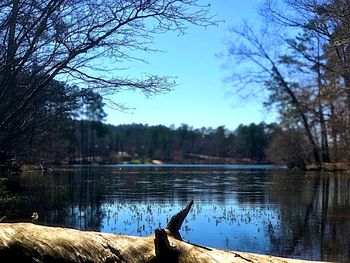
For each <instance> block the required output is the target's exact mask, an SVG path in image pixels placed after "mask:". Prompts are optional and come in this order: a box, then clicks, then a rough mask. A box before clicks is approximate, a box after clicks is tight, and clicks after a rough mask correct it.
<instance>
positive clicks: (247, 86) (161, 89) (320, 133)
mask: <svg viewBox="0 0 350 263" xmlns="http://www.w3.org/2000/svg"><path fill="white" fill-rule="evenodd" d="M129 2H130V3H129ZM209 11H210V5H208V6H202V5H200V4H198V3H197V1H194V0H191V1H154V2H151V3H149V2H148V1H140V3H136V2H134V1H126V2H125V3H124V2H120V1H117V2H116V3H111V2H109V1H107V2H101V3H100V4H98V5H96V4H93V3H92V2H90V1H85V0H82V1H77V2H74V3H71V2H70V1H61V0H53V1H43V2H42V3H41V4H39V3H38V2H37V1H20V0H6V1H3V2H2V3H1V4H0V31H1V32H2V34H1V35H0V42H1V45H0V152H1V158H0V159H1V163H2V165H6V164H9V163H11V162H18V161H19V162H22V161H23V162H29V163H31V162H37V161H35V160H34V159H37V160H42V162H48V163H51V162H57V163H60V162H78V161H80V162H97V159H98V158H100V157H101V161H102V159H106V162H110V161H111V158H112V159H113V158H114V157H111V156H110V155H115V154H116V153H124V152H125V154H127V155H130V156H132V157H135V156H138V157H140V156H141V159H145V160H146V159H147V160H152V159H160V160H162V161H175V160H178V161H180V160H184V159H186V158H187V157H189V156H190V155H192V157H195V156H196V158H199V156H198V155H205V156H212V157H215V158H240V159H250V160H251V161H254V162H275V163H287V164H288V165H289V166H290V167H293V166H297V167H301V168H304V167H305V165H307V164H309V163H316V164H321V163H330V162H348V161H349V159H350V154H349V151H348V149H349V148H350V129H349V128H350V124H349V123H350V110H349V109H350V95H349V94H350V92H349V90H350V81H349V79H350V77H349V76H350V73H349V68H350V66H349V61H350V59H349V54H350V53H349V39H350V36H349V32H350V31H349V21H350V18H349V14H350V12H349V3H348V2H347V1H343V0H327V1H309V0H302V1H299V0H298V1H271V0H270V1H264V5H262V6H261V10H260V11H261V12H260V13H261V16H262V21H263V24H262V28H257V27H255V26H251V25H249V24H248V23H243V24H242V25H241V26H235V27H231V28H230V29H229V30H228V34H229V37H228V41H227V43H226V52H223V54H222V57H223V61H224V64H225V65H226V67H225V68H226V69H227V70H228V71H229V73H228V75H229V77H228V81H229V82H231V83H232V89H233V90H234V91H236V92H237V93H241V94H242V93H243V94H242V95H246V93H251V94H264V96H265V104H266V106H268V107H271V108H273V109H274V110H275V111H277V112H278V113H279V123H278V124H277V125H275V124H273V125H272V126H270V125H267V124H257V125H250V126H248V127H245V126H240V127H238V128H237V130H236V131H233V132H230V131H227V130H225V129H224V127H218V128H216V129H206V128H204V129H200V130H197V129H194V130H193V129H190V128H189V126H186V125H184V126H182V127H177V128H166V127H161V126H159V127H147V126H142V125H141V126H140V125H130V126H119V127H112V126H109V125H104V124H103V125H102V124H101V121H103V118H104V117H105V116H104V111H103V107H104V105H105V104H106V103H108V105H109V106H112V107H115V108H117V109H122V108H123V104H120V103H119V102H116V101H112V100H111V99H110V98H111V97H110V96H111V95H115V94H118V93H119V92H121V91H124V90H133V91H139V92H142V93H144V94H145V95H146V96H151V95H154V94H162V93H165V92H169V91H170V90H171V89H173V88H174V87H175V86H176V84H175V83H174V81H173V79H172V78H171V77H168V76H159V75H157V74H143V75H142V74H141V75H140V76H136V77H129V76H125V75H123V74H118V73H119V72H120V70H121V68H120V67H118V65H119V64H120V65H122V63H121V62H122V61H129V60H133V61H141V62H142V61H143V58H142V54H143V52H154V51H155V50H152V49H151V48H150V46H149V44H150V43H151V40H152V39H153V37H154V36H155V35H157V34H160V33H164V32H167V31H175V32H183V31H184V30H185V29H186V28H187V26H188V25H193V26H199V27H208V26H213V25H218V24H219V23H220V21H216V20H215V16H212V15H211V14H210V12H209ZM146 20H147V21H148V20H149V21H150V22H149V23H151V24H152V23H154V26H151V27H150V26H149V25H150V24H148V23H147V22H145V21H146ZM272 43H275V44H274V45H271V44H272ZM272 46H274V47H275V48H271V47H272ZM132 53H135V54H137V55H135V56H133V55H131V54H132ZM101 61H104V63H103V64H104V65H105V66H102V65H101ZM107 62H108V63H107ZM114 62H118V63H114ZM98 65H99V66H98ZM107 65H108V66H107ZM113 65H116V66H113ZM240 67H241V70H237V69H238V68H240ZM111 72H113V73H115V74H111ZM262 96H263V95H262ZM188 125H191V124H188ZM271 127H274V128H271ZM255 129H257V130H258V131H256V134H259V135H256V134H255V131H252V130H255ZM138 132H140V133H141V134H142V136H141V135H140V134H138ZM136 133H137V135H133V136H131V135H130V134H136ZM260 133H261V134H262V135H261V134H260ZM138 137H142V138H144V140H140V139H139V138H138ZM247 138H250V139H249V142H247V141H246V140H247ZM253 138H254V139H253ZM243 148H244V149H243ZM102 156H103V157H104V158H102ZM107 156H108V157H107ZM31 159H32V160H31ZM87 159H92V160H87ZM137 159H140V158H137Z"/></svg>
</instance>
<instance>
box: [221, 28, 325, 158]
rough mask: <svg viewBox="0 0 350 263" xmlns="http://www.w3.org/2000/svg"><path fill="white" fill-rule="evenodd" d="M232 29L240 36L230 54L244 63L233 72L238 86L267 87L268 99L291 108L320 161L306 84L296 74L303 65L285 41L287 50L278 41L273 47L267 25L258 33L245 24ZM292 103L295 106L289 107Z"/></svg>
mask: <svg viewBox="0 0 350 263" xmlns="http://www.w3.org/2000/svg"><path fill="white" fill-rule="evenodd" d="M231 33H233V34H234V35H235V36H236V37H237V36H238V41H237V38H234V39H235V40H234V41H232V42H230V43H229V48H228V53H227V56H228V57H229V58H233V59H235V62H236V63H238V65H241V66H242V65H243V67H242V68H243V70H242V69H241V70H240V69H239V70H237V75H236V76H234V79H233V80H234V81H235V82H234V83H235V84H234V85H235V87H236V88H237V87H238V89H240V88H241V89H242V88H252V87H258V88H259V89H261V88H262V90H267V91H268V92H269V95H270V98H269V103H272V104H273V103H274V104H278V105H279V106H280V109H281V110H282V112H281V113H285V112H286V111H287V110H291V111H292V112H293V113H294V114H295V115H296V116H297V120H298V121H297V122H298V123H301V125H302V127H303V128H304V130H305V133H306V136H307V138H308V140H309V142H310V144H311V145H312V153H313V157H314V160H315V162H317V163H320V162H321V156H320V151H319V145H318V143H317V140H316V137H315V135H314V134H313V132H312V126H311V121H310V118H309V115H308V105H307V104H306V103H305V95H304V93H303V87H302V85H301V83H299V77H300V76H299V75H297V74H295V73H296V69H297V68H300V67H301V66H302V65H301V64H300V63H298V62H297V60H292V58H291V57H290V56H289V54H290V52H288V49H287V47H286V46H285V45H284V46H283V51H284V52H283V51H282V52H279V51H280V50H279V49H278V48H277V47H276V45H274V46H273V48H272V45H273V44H272V43H273V42H272V41H271V40H272V39H273V38H272V37H271V33H270V32H269V31H268V30H267V29H265V30H263V31H262V32H261V33H256V31H255V30H254V29H253V28H252V27H251V26H249V25H247V24H245V25H243V26H242V27H241V28H232V29H231ZM286 52H287V53H286ZM236 66H237V64H236ZM247 69H248V70H247ZM237 80H238V81H237ZM290 106H291V107H292V109H289V107H290Z"/></svg>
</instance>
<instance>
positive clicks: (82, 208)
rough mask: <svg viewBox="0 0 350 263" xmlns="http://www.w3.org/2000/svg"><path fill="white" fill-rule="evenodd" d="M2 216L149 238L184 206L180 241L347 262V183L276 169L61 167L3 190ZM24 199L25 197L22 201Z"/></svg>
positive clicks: (349, 178) (341, 177) (347, 178)
mask: <svg viewBox="0 0 350 263" xmlns="http://www.w3.org/2000/svg"><path fill="white" fill-rule="evenodd" d="M7 187H8V189H9V190H10V191H14V192H17V193H18V194H19V195H21V196H23V199H21V200H22V201H21V202H17V203H16V204H14V205H7V206H6V207H5V206H4V205H1V204H0V208H1V210H0V216H3V215H6V216H7V217H8V218H9V219H11V220H30V216H31V214H32V212H38V214H39V223H40V224H44V225H55V226H56V225H58V226H65V227H73V228H76V229H83V230H87V229H88V230H96V231H101V232H108V233H115V234H127V235H137V236H147V235H150V234H152V233H154V230H155V229H156V228H160V227H165V226H166V223H167V222H168V221H169V219H170V217H171V216H172V215H174V214H175V213H177V212H178V211H180V210H181V209H182V208H183V207H184V206H185V205H186V204H187V203H188V202H189V201H190V200H194V206H193V208H192V210H191V211H190V213H189V215H188V217H187V218H186V220H185V222H184V224H183V226H182V229H181V234H182V236H183V238H184V239H186V240H188V241H190V242H193V243H198V244H201V245H206V246H210V247H215V248H220V249H230V250H238V251H248V252H254V253H266V254H271V255H277V256H287V257H293V258H302V259H311V260H329V261H350V249H349V248H350V242H349V236H350V220H349V219H350V191H349V190H350V175H349V174H346V173H322V174H321V173H295V172H294V173H292V172H288V171H287V170H285V169H280V168H279V169H277V168H276V167H273V166H247V165H238V166H230V165H224V166H211V165H205V166H194V165H191V166H180V165H171V166H126V165H120V166H113V165H110V166H95V167H91V166H67V167H61V168H57V169H55V170H54V172H52V173H45V174H42V173H41V172H31V173H24V174H22V175H21V176H20V177H18V178H13V179H12V180H9V181H8V182H7ZM25 196H27V197H25Z"/></svg>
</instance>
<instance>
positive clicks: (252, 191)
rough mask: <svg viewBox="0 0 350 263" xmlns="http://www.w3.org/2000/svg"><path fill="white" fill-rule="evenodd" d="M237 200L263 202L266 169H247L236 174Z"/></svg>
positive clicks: (244, 202) (250, 202)
mask: <svg viewBox="0 0 350 263" xmlns="http://www.w3.org/2000/svg"><path fill="white" fill-rule="evenodd" d="M237 179H238V180H237V183H236V187H237V189H236V191H237V201H238V202H239V203H242V204H264V203H265V187H266V185H265V183H266V171H249V173H240V174H238V175H237Z"/></svg>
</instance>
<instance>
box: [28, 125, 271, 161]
mask: <svg viewBox="0 0 350 263" xmlns="http://www.w3.org/2000/svg"><path fill="white" fill-rule="evenodd" d="M59 127H61V128H60V129H59V130H57V132H55V133H53V134H52V135H51V136H50V137H51V138H50V139H49V140H47V141H46V142H43V141H42V139H41V138H40V137H42V136H40V137H38V143H36V146H34V145H32V148H31V149H29V151H27V152H28V153H30V154H29V155H28V156H27V157H25V156H23V157H24V159H27V160H30V161H32V162H40V159H41V160H42V162H45V163H124V162H127V163H130V162H134V163H148V162H151V161H152V160H158V161H161V162H165V163H242V162H245V163H264V162H267V161H268V159H267V157H266V150H267V147H268V146H269V145H270V142H271V140H272V138H273V135H274V134H275V133H276V131H277V129H278V127H277V125H276V124H265V123H260V124H250V125H240V126H239V127H238V128H237V129H236V130H235V131H229V130H227V129H225V127H224V126H220V127H218V128H216V129H212V128H201V129H193V128H192V127H190V126H188V125H185V124H183V125H182V126H180V127H178V128H175V127H174V126H171V127H166V126H162V125H158V126H148V125H142V124H129V125H118V126H113V125H109V124H103V123H101V122H97V121H91V120H68V119H66V120H64V121H63V122H62V123H61V124H60V125H59ZM33 156H35V158H34V159H33Z"/></svg>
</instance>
